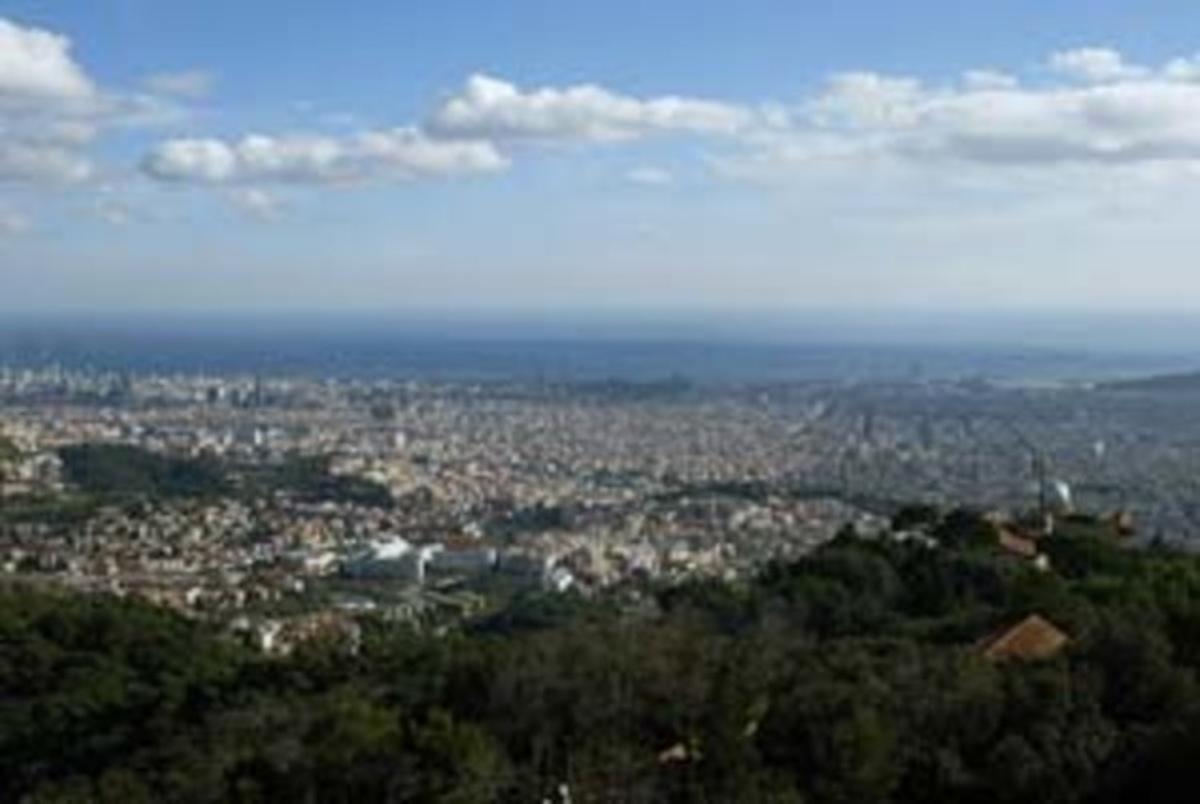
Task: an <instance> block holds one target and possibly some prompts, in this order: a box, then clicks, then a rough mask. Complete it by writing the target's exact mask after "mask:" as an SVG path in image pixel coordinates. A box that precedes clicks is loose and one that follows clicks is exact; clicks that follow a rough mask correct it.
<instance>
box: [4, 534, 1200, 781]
mask: <svg viewBox="0 0 1200 804" xmlns="http://www.w3.org/2000/svg"><path fill="white" fill-rule="evenodd" d="M909 519H910V520H911V519H912V518H911V517H910V518H909ZM922 523H923V524H920V525H914V523H913V522H912V521H906V522H904V523H903V524H904V526H905V528H906V530H905V532H906V533H912V532H914V531H913V530H912V528H913V527H921V528H924V529H925V530H924V536H925V537H927V538H911V537H910V538H906V539H904V540H899V539H894V538H885V539H882V540H865V539H862V538H859V537H856V536H853V535H851V534H849V533H847V534H846V535H844V536H842V537H839V539H837V540H836V541H835V542H833V543H831V544H829V545H827V546H825V547H824V548H822V549H820V550H818V551H817V552H815V553H814V554H812V555H811V556H809V557H807V558H804V559H802V560H799V561H796V562H792V563H787V564H775V565H772V566H770V567H768V568H767V569H765V570H764V571H763V572H762V573H761V574H760V575H758V576H757V577H756V578H755V579H753V580H752V581H751V582H747V583H744V584H726V583H721V582H703V583H701V582H696V583H691V584H684V585H683V586H675V587H653V586H647V587H644V588H640V589H637V588H630V589H625V590H623V591H622V592H620V593H619V594H617V595H615V596H613V597H610V598H605V599H592V600H586V599H583V598H580V597H575V596H570V595H567V596H546V595H528V596H522V597H519V598H518V599H517V600H516V601H515V602H514V603H513V604H512V605H511V606H510V607H509V609H507V610H506V611H504V612H502V613H500V614H498V615H497V614H494V613H493V614H489V615H488V616H487V617H486V618H485V619H482V620H478V621H474V622H469V623H467V624H466V625H464V626H463V627H462V628H461V629H459V630H456V631H453V632H451V633H448V634H443V635H434V634H429V633H424V632H420V631H416V630H412V629H410V628H408V627H400V626H396V625H389V624H387V623H384V622H381V621H373V620H370V619H367V620H364V621H363V629H364V630H363V633H362V639H361V642H359V643H358V645H357V646H356V647H355V648H354V649H352V650H349V652H347V646H346V645H345V644H338V643H315V644H313V645H310V646H309V647H308V648H306V649H304V650H301V651H300V652H298V653H296V654H293V655H292V656H290V657H287V658H267V657H264V656H262V655H260V654H257V653H255V652H252V651H250V650H249V649H247V648H244V647H242V646H240V645H239V644H236V643H235V642H233V641H231V640H230V639H229V638H227V637H224V636H222V635H221V634H219V633H217V632H216V631H213V630H210V629H209V628H208V627H207V626H204V625H200V624H197V623H194V622H191V621H188V620H185V619H182V618H179V617H177V616H175V615H172V614H169V613H167V612H165V611H163V610H160V609H155V608H151V607H148V606H146V605H142V604H136V603H131V602H123V601H118V600H114V599H110V598H105V597H81V596H74V595H68V594H45V593H35V592H32V591H29V590H22V589H16V588H12V589H9V590H7V591H3V592H0V646H3V647H0V689H3V690H4V691H5V692H4V695H3V696H2V698H0V723H2V724H3V727H2V728H0V771H2V773H0V799H3V800H9V801H20V800H30V801H114V802H116V801H120V802H137V801H155V800H173V801H195V802H204V801H212V802H216V801H226V800H238V801H292V800H313V801H347V802H349V801H421V802H425V801H447V802H449V801H460V802H487V801H504V802H507V801H512V802H524V801H541V800H552V801H562V800H565V797H564V796H563V795H562V791H564V790H569V795H570V800H571V801H580V802H582V801H628V802H659V801H667V802H671V801H680V802H683V801H709V802H712V801H750V802H753V801H776V802H782V801H793V802H799V801H806V802H829V803H830V804H832V803H833V802H847V801H855V802H883V801H972V802H991V801H997V802H1000V801H1021V800H1025V801H1039V802H1084V801H1087V802H1108V801H1122V800H1129V799H1131V798H1133V797H1136V798H1138V799H1139V800H1141V801H1144V802H1152V801H1169V800H1177V799H1179V798H1180V797H1186V793H1185V792H1184V791H1190V785H1189V784H1187V782H1189V781H1190V780H1191V779H1192V778H1193V777H1194V771H1193V767H1192V764H1191V762H1192V759H1191V758H1192V757H1193V756H1194V751H1193V749H1194V748H1195V747H1196V746H1197V745H1200V685H1198V683H1197V675H1196V673H1197V670H1198V669H1200V650H1198V649H1197V645H1198V644H1200V642H1198V641H1197V639H1196V635H1197V634H1200V559H1197V558H1195V557H1192V556H1188V555H1184V554H1177V553H1171V552H1165V551H1161V550H1132V549H1129V548H1126V547H1123V546H1121V544H1119V543H1118V542H1117V540H1116V539H1115V538H1113V537H1112V535H1111V534H1110V532H1109V530H1108V529H1107V528H1106V527H1104V526H1102V524H1101V523H1098V522H1091V521H1089V520H1086V519H1084V518H1080V519H1077V520H1076V521H1074V522H1072V523H1070V527H1069V528H1068V529H1067V530H1066V531H1063V532H1060V533H1059V534H1057V535H1055V536H1053V537H1051V538H1049V539H1048V540H1043V542H1042V543H1041V545H1040V546H1041V548H1042V549H1043V550H1044V552H1045V553H1046V555H1048V556H1049V559H1050V562H1051V565H1052V567H1054V569H1052V570H1049V571H1039V570H1038V569H1036V568H1035V566H1034V565H1033V564H1032V563H1031V562H1028V561H1025V560H1023V559H1021V558H1019V557H1017V556H1015V555H1014V554H1012V553H1011V552H1009V551H1005V550H1003V549H1002V547H1001V546H998V545H997V544H995V543H993V542H991V541H990V540H989V539H987V538H982V536H983V535H985V534H986V532H987V529H986V527H985V526H984V523H983V521H982V520H981V519H980V518H978V517H976V516H974V515H972V514H970V513H969V512H961V511H960V512H955V513H953V514H952V515H943V514H934V515H933V516H923V517H922ZM933 540H936V545H935V544H934V541H933ZM1031 615H1036V617H1033V616H1031ZM1013 626H1018V627H1017V628H1014V627H1013Z"/></svg>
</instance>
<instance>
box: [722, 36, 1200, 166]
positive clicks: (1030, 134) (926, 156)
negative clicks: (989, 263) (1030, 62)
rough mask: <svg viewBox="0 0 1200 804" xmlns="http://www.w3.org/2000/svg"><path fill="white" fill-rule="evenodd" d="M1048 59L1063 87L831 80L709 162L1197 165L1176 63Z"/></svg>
mask: <svg viewBox="0 0 1200 804" xmlns="http://www.w3.org/2000/svg"><path fill="white" fill-rule="evenodd" d="M1051 61H1052V63H1054V64H1056V65H1057V66H1058V68H1059V69H1060V70H1062V71H1063V72H1065V73H1069V75H1070V77H1071V78H1072V81H1070V82H1066V83H1063V82H1058V83H1051V84H1038V85H1032V86H1031V85H1027V84H1022V83H1020V82H1018V81H1016V80H1015V79H1011V80H1010V78H1009V77H1008V76H1004V77H1003V78H1002V79H1000V78H997V77H996V75H995V74H993V73H990V72H988V73H984V74H980V73H967V74H966V75H965V76H964V80H963V81H962V83H961V84H959V85H948V86H930V85H926V84H924V83H922V82H920V81H917V80H915V79H912V78H907V77H903V76H900V77H896V76H885V75H879V74H875V73H848V74H843V75H838V76H834V78H833V79H831V80H830V82H829V83H828V85H827V86H826V88H825V89H824V91H822V92H821V93H820V94H819V95H818V96H816V97H814V98H812V99H810V100H809V101H808V102H806V103H805V104H803V105H802V109H801V112H800V113H799V114H797V115H794V116H793V118H792V124H791V126H790V127H789V128H787V129H786V130H775V131H771V132H763V131H758V132H752V133H750V134H749V135H747V136H746V137H744V138H743V147H742V149H741V150H740V151H735V152H734V153H729V152H724V153H718V154H716V155H715V156H714V157H713V160H712V161H713V163H714V164H715V165H716V166H717V167H718V169H719V170H720V172H722V173H724V174H726V175H731V176H738V177H743V178H758V177H761V178H763V179H769V180H780V179H782V178H784V177H785V176H786V175H787V174H788V173H793V174H794V173H795V172H796V171H811V170H813V169H815V168H816V167H817V166H829V165H836V164H840V165H842V166H844V167H846V169H847V170H852V171H858V172H859V173H862V171H864V170H867V169H870V166H872V165H879V164H881V163H884V162H888V163H892V164H905V165H908V166H914V167H920V166H925V167H929V168H937V169H952V168H951V164H952V163H960V164H965V165H976V166H986V167H990V168H992V169H1003V168H1019V169H1026V170H1029V169H1050V168H1053V167H1055V166H1061V165H1090V166H1093V167H1094V168H1096V169H1100V168H1103V167H1105V166H1118V165H1125V166H1132V165H1150V164H1154V163H1161V162H1177V163H1191V162H1193V161H1195V160H1200V114H1197V111H1196V110H1197V109H1200V83H1189V82H1187V81H1184V80H1181V76H1182V74H1183V72H1184V70H1183V68H1182V67H1181V66H1180V64H1179V63H1178V62H1172V63H1169V64H1168V65H1166V66H1165V67H1163V68H1162V69H1161V70H1158V71H1150V70H1147V69H1144V68H1138V67H1133V66H1131V65H1129V64H1128V63H1127V62H1126V61H1125V60H1124V59H1123V58H1122V57H1121V56H1120V54H1117V53H1114V52H1111V51H1106V50H1103V49H1098V48H1089V49H1082V50H1078V51H1071V52H1070V53H1066V54H1057V55H1056V56H1055V57H1053V58H1052V59H1051ZM1076 79H1078V80H1076Z"/></svg>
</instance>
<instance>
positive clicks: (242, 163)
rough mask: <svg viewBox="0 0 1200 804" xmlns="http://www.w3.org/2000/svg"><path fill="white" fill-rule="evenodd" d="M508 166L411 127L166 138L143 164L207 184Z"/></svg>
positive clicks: (473, 145) (467, 145) (481, 147)
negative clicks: (342, 134)
mask: <svg viewBox="0 0 1200 804" xmlns="http://www.w3.org/2000/svg"><path fill="white" fill-rule="evenodd" d="M507 166H508V161H507V160H506V159H505V158H504V157H503V156H502V155H501V154H500V153H499V152H498V151H497V150H496V149H495V147H494V146H493V145H491V144H490V143H487V142H480V141H473V140H464V141H442V140H435V139H431V138H430V137H428V136H426V135H425V134H423V133H422V132H420V131H419V130H417V129H414V128H397V129H391V130H387V131H372V132H367V133H363V134H359V135H356V136H353V137H347V138H334V137H323V136H290V137H271V136H264V135H259V134H254V135H250V136H247V137H244V138H242V139H241V140H238V141H237V142H226V141H224V140H218V139H179V140H168V141H167V142H164V143H161V144H160V145H158V146H157V147H155V148H154V149H153V150H152V151H151V152H150V153H149V154H148V155H147V156H146V158H145V159H144V160H143V163H142V167H143V170H144V171H145V172H146V173H147V174H148V175H150V176H152V177H153V178H156V179H161V180H164V181H178V182H197V183H207V184H221V183H227V182H292V183H317V184H332V183H342V182H360V181H369V180H373V179H391V180H411V179H419V178H444V177H454V176H468V175H472V174H481V173H491V172H495V171H499V170H503V169H504V168H506V167H507Z"/></svg>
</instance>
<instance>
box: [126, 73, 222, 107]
mask: <svg viewBox="0 0 1200 804" xmlns="http://www.w3.org/2000/svg"><path fill="white" fill-rule="evenodd" d="M143 83H144V84H145V85H146V89H148V90H149V91H150V92H153V93H155V94H158V95H169V96H172V97H176V98H185V99H188V100H198V99H200V98H206V97H208V96H209V94H210V93H211V92H212V89H213V85H214V84H215V83H216V78H215V76H213V74H212V73H210V72H208V71H207V70H183V71H180V72H175V73H155V74H154V75H150V76H147V77H146V79H145V81H144V82H143Z"/></svg>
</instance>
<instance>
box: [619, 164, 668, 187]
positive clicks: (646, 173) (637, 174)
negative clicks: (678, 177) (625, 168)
mask: <svg viewBox="0 0 1200 804" xmlns="http://www.w3.org/2000/svg"><path fill="white" fill-rule="evenodd" d="M625 178H626V179H627V180H628V181H630V182H632V183H633V184H641V185H645V186H648V187H662V186H664V185H667V184H670V183H671V182H672V181H673V180H674V177H673V176H672V175H671V174H670V173H669V172H668V171H666V170H663V169H662V168H656V167H638V168H634V169H633V170H630V171H629V172H628V173H626V174H625Z"/></svg>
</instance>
